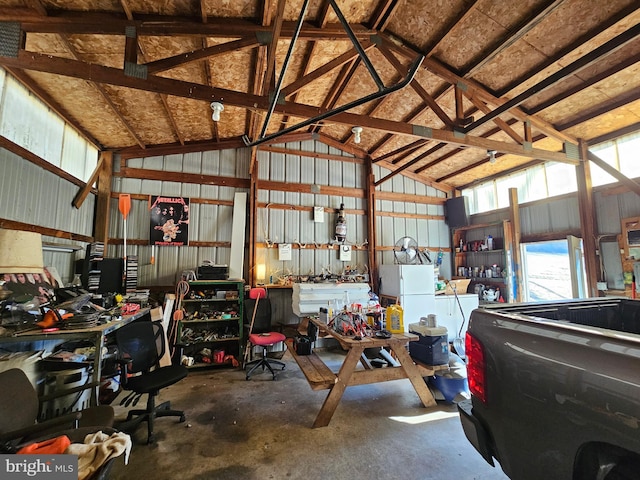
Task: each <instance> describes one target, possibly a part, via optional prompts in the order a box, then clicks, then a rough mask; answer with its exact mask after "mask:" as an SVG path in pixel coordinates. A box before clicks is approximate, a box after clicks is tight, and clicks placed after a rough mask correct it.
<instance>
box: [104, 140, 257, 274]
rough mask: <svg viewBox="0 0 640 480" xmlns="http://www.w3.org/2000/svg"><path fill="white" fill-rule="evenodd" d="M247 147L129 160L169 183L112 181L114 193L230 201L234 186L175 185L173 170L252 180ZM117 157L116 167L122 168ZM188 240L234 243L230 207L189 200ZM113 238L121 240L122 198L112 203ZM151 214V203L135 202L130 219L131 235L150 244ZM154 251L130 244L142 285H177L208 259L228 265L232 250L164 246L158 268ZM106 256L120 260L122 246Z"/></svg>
mask: <svg viewBox="0 0 640 480" xmlns="http://www.w3.org/2000/svg"><path fill="white" fill-rule="evenodd" d="M250 159H251V157H250V151H249V149H238V150H224V151H208V152H195V153H187V154H174V155H166V156H155V157H146V158H143V159H130V160H127V166H129V167H131V168H142V169H148V170H163V171H166V172H167V175H166V180H162V181H156V180H141V179H135V178H122V177H114V179H113V183H112V189H113V191H114V192H124V193H131V194H135V193H141V194H144V195H164V196H182V197H188V198H194V199H195V198H197V199H203V200H227V201H232V200H233V197H234V194H235V192H236V191H245V190H244V189H236V188H233V187H220V186H212V185H197V184H191V183H180V182H176V181H172V172H184V173H194V174H204V175H220V176H226V177H239V178H248V169H249V162H250ZM119 162H120V160H119V158H117V157H116V159H115V160H114V164H116V165H118V164H119ZM189 207H190V208H189V214H190V223H189V241H190V242H198V241H201V242H230V241H231V226H232V218H233V206H232V205H216V204H208V203H200V202H196V203H194V202H191V203H190V206H189ZM111 212H112V215H111V218H110V223H109V232H110V233H109V236H110V237H114V238H122V237H123V234H124V222H123V219H122V216H121V215H120V213H119V210H118V200H117V199H112V202H111ZM149 226H150V212H149V202H148V200H136V199H132V201H131V212H130V213H129V215H128V217H127V237H128V238H129V239H136V240H146V241H148V240H149ZM151 251H152V248H151V246H149V245H132V244H131V243H129V244H128V245H127V255H137V256H138V264H139V272H138V276H139V284H141V285H149V286H153V285H168V284H174V283H175V282H176V280H177V279H178V278H179V276H180V274H181V273H182V272H183V271H189V270H195V269H196V268H197V266H198V265H200V264H202V262H203V261H205V260H210V261H212V262H214V263H217V264H229V258H230V249H229V248H228V247H193V246H185V247H161V246H158V247H156V248H155V258H156V263H155V265H151V264H150V259H151ZM108 255H109V256H112V257H122V256H123V255H124V252H123V246H122V245H109V248H108Z"/></svg>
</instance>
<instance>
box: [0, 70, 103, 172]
mask: <svg viewBox="0 0 640 480" xmlns="http://www.w3.org/2000/svg"><path fill="white" fill-rule="evenodd" d="M0 73H1V75H0V98H1V103H0V135H2V136H4V137H6V138H8V139H9V140H11V141H12V142H13V143H15V144H17V145H20V146H21V147H23V148H25V149H27V150H29V151H30V152H32V153H34V154H36V155H38V156H39V157H40V158H42V159H44V160H46V161H47V162H49V163H51V164H52V165H55V166H56V167H60V168H61V169H63V170H64V171H65V172H67V173H70V174H71V175H73V176H75V177H77V178H79V179H80V180H84V181H86V180H88V179H89V178H90V177H91V174H92V173H93V170H94V169H95V166H96V165H97V162H98V149H97V148H96V147H95V146H94V145H92V144H91V143H90V142H88V141H87V140H85V139H84V138H83V137H82V136H80V134H79V133H78V132H77V131H76V130H75V129H74V128H73V127H72V126H71V125H69V124H68V123H66V122H65V121H64V120H63V119H62V118H61V117H60V116H58V115H57V114H56V113H55V112H53V111H51V110H49V108H48V107H47V106H46V105H45V104H44V103H43V102H42V101H40V100H39V99H38V98H37V97H35V96H34V95H32V94H31V93H30V92H29V91H28V90H27V89H26V88H25V87H23V86H22V84H20V83H19V82H17V81H16V80H14V79H13V78H12V77H10V76H8V75H6V73H5V72H4V71H3V70H1V69H0Z"/></svg>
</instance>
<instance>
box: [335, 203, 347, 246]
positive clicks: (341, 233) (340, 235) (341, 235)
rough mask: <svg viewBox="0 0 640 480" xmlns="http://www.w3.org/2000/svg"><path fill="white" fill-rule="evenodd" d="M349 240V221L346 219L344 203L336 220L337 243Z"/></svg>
mask: <svg viewBox="0 0 640 480" xmlns="http://www.w3.org/2000/svg"><path fill="white" fill-rule="evenodd" d="M346 239H347V220H346V219H345V218H344V203H341V204H340V211H339V212H338V218H337V219H336V241H338V242H344V241H345V240H346Z"/></svg>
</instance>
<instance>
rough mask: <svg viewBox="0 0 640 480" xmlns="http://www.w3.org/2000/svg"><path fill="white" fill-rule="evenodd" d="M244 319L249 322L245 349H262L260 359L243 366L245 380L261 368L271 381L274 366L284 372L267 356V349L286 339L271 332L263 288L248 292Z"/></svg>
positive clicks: (281, 364)
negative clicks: (245, 373)
mask: <svg viewBox="0 0 640 480" xmlns="http://www.w3.org/2000/svg"><path fill="white" fill-rule="evenodd" d="M244 312H245V319H246V320H248V321H249V336H248V345H247V348H248V349H250V350H253V348H254V347H256V346H260V347H262V357H261V358H260V359H258V360H254V361H252V362H249V363H246V364H245V369H247V370H248V371H247V375H246V379H247V380H249V379H250V378H251V375H252V374H253V372H255V371H256V370H257V369H258V368H260V367H262V371H263V372H264V371H265V369H266V370H269V371H270V372H271V375H272V377H273V380H275V379H276V372H275V371H274V370H273V367H274V366H278V367H280V369H281V370H284V367H285V364H284V363H283V362H280V361H278V360H274V359H272V358H269V357H268V356H267V351H268V348H269V347H272V346H273V345H275V344H277V343H279V342H284V341H285V340H286V337H285V336H284V335H283V334H282V333H280V332H274V331H272V327H271V302H270V301H269V298H268V297H267V296H266V290H265V289H264V288H252V289H251V290H250V291H249V298H248V299H247V300H245V301H244Z"/></svg>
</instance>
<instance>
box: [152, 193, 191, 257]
mask: <svg viewBox="0 0 640 480" xmlns="http://www.w3.org/2000/svg"><path fill="white" fill-rule="evenodd" d="M149 205H150V207H151V208H150V210H151V223H150V229H149V244H150V245H160V246H169V245H173V246H177V247H180V246H183V245H189V199H188V198H184V197H163V196H155V195H151V196H150V197H149Z"/></svg>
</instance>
